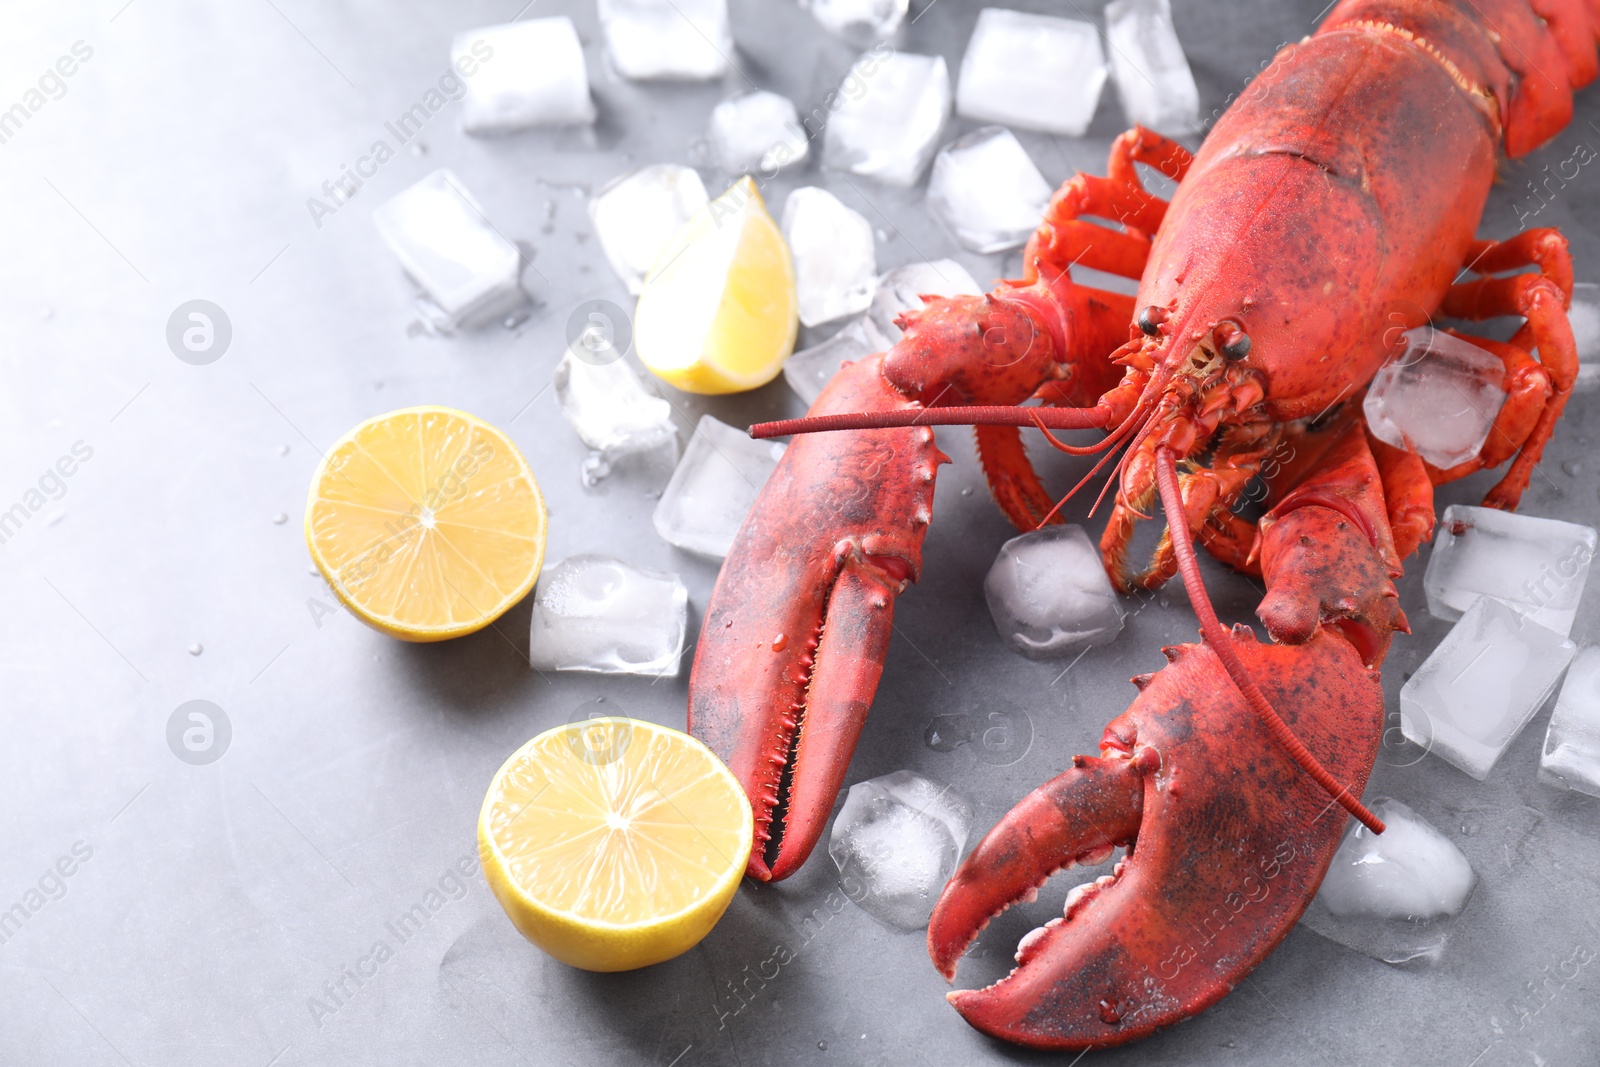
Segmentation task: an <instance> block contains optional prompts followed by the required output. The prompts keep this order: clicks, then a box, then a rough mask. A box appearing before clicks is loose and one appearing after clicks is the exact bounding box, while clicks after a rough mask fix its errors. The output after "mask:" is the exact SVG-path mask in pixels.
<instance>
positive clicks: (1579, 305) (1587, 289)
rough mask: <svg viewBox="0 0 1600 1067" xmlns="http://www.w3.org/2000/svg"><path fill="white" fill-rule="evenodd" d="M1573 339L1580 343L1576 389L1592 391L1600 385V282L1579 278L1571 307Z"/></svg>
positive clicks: (1573, 288) (1570, 319)
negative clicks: (1584, 280) (1585, 280)
mask: <svg viewBox="0 0 1600 1067" xmlns="http://www.w3.org/2000/svg"><path fill="white" fill-rule="evenodd" d="M1567 321H1568V322H1570V323H1571V324H1572V340H1573V341H1574V342H1575V343H1576V344H1577V346H1578V380H1577V382H1576V383H1575V384H1574V385H1573V389H1574V390H1577V391H1580V392H1589V391H1590V390H1592V389H1594V388H1595V387H1596V386H1600V285H1596V284H1595V283H1594V282H1576V283H1574V284H1573V286H1572V306H1571V307H1570V308H1568V309H1567Z"/></svg>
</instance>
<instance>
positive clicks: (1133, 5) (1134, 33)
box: [1106, 0, 1200, 134]
mask: <svg viewBox="0 0 1600 1067" xmlns="http://www.w3.org/2000/svg"><path fill="white" fill-rule="evenodd" d="M1106 40H1107V41H1108V42H1109V43H1110V45H1111V74H1112V77H1114V78H1116V80H1117V95H1118V96H1120V97H1121V98H1122V111H1123V114H1124V115H1126V116H1127V119H1128V121H1129V122H1136V123H1138V124H1140V125H1141V126H1148V127H1150V128H1151V129H1153V130H1159V131H1161V132H1162V133H1167V134H1178V133H1186V132H1188V131H1190V130H1195V129H1198V128H1199V126H1200V90H1199V89H1197V88H1195V84H1194V75H1193V74H1192V73H1191V72H1190V70H1189V61H1188V59H1186V58H1185V57H1184V54H1183V45H1182V44H1181V43H1179V41H1178V31H1177V30H1176V29H1174V28H1173V25H1172V5H1171V4H1170V3H1169V2H1168V0H1112V2H1111V3H1110V4H1107V5H1106Z"/></svg>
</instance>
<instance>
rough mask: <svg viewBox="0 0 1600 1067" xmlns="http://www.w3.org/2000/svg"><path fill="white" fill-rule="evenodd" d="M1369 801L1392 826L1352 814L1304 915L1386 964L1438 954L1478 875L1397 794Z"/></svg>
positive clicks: (1325, 932) (1309, 921)
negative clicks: (1376, 827)
mask: <svg viewBox="0 0 1600 1067" xmlns="http://www.w3.org/2000/svg"><path fill="white" fill-rule="evenodd" d="M1368 807H1369V808H1370V809H1371V810H1372V812H1373V814H1375V815H1377V816H1378V818H1379V819H1381V820H1383V822H1384V823H1385V825H1386V826H1387V829H1385V830H1384V832H1383V833H1382V834H1374V833H1373V832H1372V831H1371V830H1368V829H1367V828H1366V827H1365V826H1362V825H1361V824H1360V823H1358V822H1356V821H1355V820H1351V822H1350V829H1349V830H1348V831H1346V833H1345V835H1344V840H1343V841H1342V842H1340V844H1339V851H1338V852H1336V853H1334V857H1333V864H1332V865H1331V866H1330V867H1329V868H1328V873H1327V875H1326V876H1325V877H1324V878H1323V879H1322V888H1321V889H1320V890H1318V891H1317V895H1316V896H1315V897H1314V898H1313V899H1312V901H1311V906H1310V907H1309V908H1307V909H1306V913H1305V917H1304V918H1303V920H1302V921H1303V922H1304V923H1305V924H1306V926H1308V927H1310V928H1311V929H1312V930H1314V931H1316V932H1317V933H1319V934H1321V935H1322V936H1323V937H1326V938H1328V939H1329V940H1330V941H1337V942H1338V943H1339V944H1341V945H1344V946H1346V947H1347V948H1353V949H1355V950H1356V951H1357V952H1361V953H1364V954H1366V955H1368V956H1371V957H1373V958H1374V959H1378V960H1382V961H1383V962H1385V963H1405V962H1407V961H1408V960H1415V959H1427V960H1435V959H1438V957H1439V956H1440V955H1441V954H1442V953H1443V951H1444V945H1445V939H1446V936H1447V935H1448V933H1449V930H1450V919H1451V918H1452V917H1454V916H1456V915H1459V914H1460V913H1461V909H1462V908H1464V907H1465V906H1466V903H1467V898H1468V897H1470V896H1471V895H1472V889H1473V886H1474V885H1475V884H1476V882H1477V875H1475V874H1474V873H1473V871H1472V865H1471V864H1469V863H1468V862H1467V857H1466V856H1464V855H1462V854H1461V850H1460V849H1459V848H1457V847H1456V846H1455V844H1454V843H1453V842H1452V841H1451V840H1450V839H1449V838H1448V837H1446V836H1444V834H1442V833H1440V832H1439V831H1438V830H1436V829H1434V827H1433V826H1432V825H1431V824H1430V823H1428V822H1427V820H1425V819H1423V818H1422V816H1420V815H1418V814H1417V813H1416V812H1414V811H1412V810H1411V809H1410V808H1408V807H1406V806H1405V805H1404V804H1402V803H1400V802H1399V801H1398V800H1392V799H1390V798H1389V797H1375V798H1374V799H1373V800H1372V802H1371V803H1370V804H1369V805H1368Z"/></svg>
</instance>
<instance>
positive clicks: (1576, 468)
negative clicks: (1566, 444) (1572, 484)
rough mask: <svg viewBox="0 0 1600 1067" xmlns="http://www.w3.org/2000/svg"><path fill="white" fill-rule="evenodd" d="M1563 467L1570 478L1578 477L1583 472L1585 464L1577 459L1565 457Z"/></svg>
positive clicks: (1562, 462)
mask: <svg viewBox="0 0 1600 1067" xmlns="http://www.w3.org/2000/svg"><path fill="white" fill-rule="evenodd" d="M1561 469H1562V470H1564V471H1566V472H1567V476H1568V477H1569V478H1576V477H1577V476H1578V475H1580V474H1582V473H1583V464H1582V463H1579V462H1578V461H1577V460H1575V459H1564V460H1562V461H1561Z"/></svg>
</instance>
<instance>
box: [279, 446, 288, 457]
mask: <svg viewBox="0 0 1600 1067" xmlns="http://www.w3.org/2000/svg"><path fill="white" fill-rule="evenodd" d="M288 454H289V446H288V445H279V446H278V455H280V456H287V455H288Z"/></svg>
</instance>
